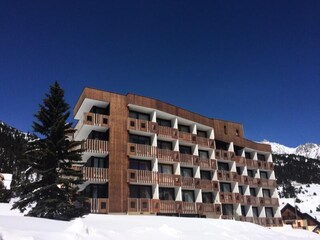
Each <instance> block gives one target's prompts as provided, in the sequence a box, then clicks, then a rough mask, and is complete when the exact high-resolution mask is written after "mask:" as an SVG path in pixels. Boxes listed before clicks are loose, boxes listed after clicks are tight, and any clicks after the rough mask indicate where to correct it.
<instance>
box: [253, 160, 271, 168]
mask: <svg viewBox="0 0 320 240" xmlns="http://www.w3.org/2000/svg"><path fill="white" fill-rule="evenodd" d="M257 163H258V167H259V168H260V169H264V170H273V169H274V165H273V162H265V161H260V160H257Z"/></svg>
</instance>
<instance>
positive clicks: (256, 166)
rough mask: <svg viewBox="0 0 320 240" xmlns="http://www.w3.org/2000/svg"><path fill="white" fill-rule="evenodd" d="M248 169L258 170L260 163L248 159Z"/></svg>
mask: <svg viewBox="0 0 320 240" xmlns="http://www.w3.org/2000/svg"><path fill="white" fill-rule="evenodd" d="M246 163H247V167H249V168H254V169H257V168H258V161H257V160H253V159H246Z"/></svg>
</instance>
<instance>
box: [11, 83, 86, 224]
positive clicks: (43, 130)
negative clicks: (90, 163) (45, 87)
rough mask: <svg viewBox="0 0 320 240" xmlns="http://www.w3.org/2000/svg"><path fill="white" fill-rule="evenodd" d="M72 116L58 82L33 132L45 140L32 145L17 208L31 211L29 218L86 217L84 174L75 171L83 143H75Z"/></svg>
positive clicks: (36, 115)
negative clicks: (82, 189)
mask: <svg viewBox="0 0 320 240" xmlns="http://www.w3.org/2000/svg"><path fill="white" fill-rule="evenodd" d="M69 115H70V112H69V105H68V104H67V103H66V102H65V100H64V91H63V89H61V88H60V86H59V84H58V83H57V82H55V83H54V85H53V86H51V87H50V94H46V98H45V99H44V100H43V104H42V105H40V109H39V111H38V113H37V114H35V117H36V120H37V121H34V122H33V130H34V132H35V133H38V134H40V136H41V137H39V138H37V139H36V140H34V141H31V142H29V143H28V146H27V149H26V151H25V153H24V162H25V163H26V165H27V166H28V168H27V170H26V171H25V172H24V173H23V175H24V179H25V181H24V182H23V183H22V184H20V185H19V186H18V187H17V189H16V190H17V192H18V194H19V195H20V200H19V201H17V202H16V203H15V204H14V205H13V208H18V209H20V211H22V212H23V211H25V210H26V208H27V207H31V210H30V211H29V212H28V214H27V215H28V216H35V217H43V218H50V219H59V220H70V219H72V218H74V217H78V216H82V215H83V214H85V210H84V208H83V206H84V201H85V198H84V197H82V196H80V195H79V194H78V191H77V190H78V188H77V185H79V184H81V183H82V174H81V171H79V170H78V171H77V170H74V169H73V168H72V164H74V163H77V164H80V161H81V152H82V150H81V149H80V144H81V142H78V141H73V140H72V139H71V136H72V134H73V132H74V130H73V129H72V128H71V123H67V119H68V117H69Z"/></svg>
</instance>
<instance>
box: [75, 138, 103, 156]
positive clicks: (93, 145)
mask: <svg viewBox="0 0 320 240" xmlns="http://www.w3.org/2000/svg"><path fill="white" fill-rule="evenodd" d="M81 148H82V149H83V150H84V151H85V152H90V153H103V154H107V153H108V142H107V141H104V140H98V139H87V140H85V141H84V142H83V143H82V145H81Z"/></svg>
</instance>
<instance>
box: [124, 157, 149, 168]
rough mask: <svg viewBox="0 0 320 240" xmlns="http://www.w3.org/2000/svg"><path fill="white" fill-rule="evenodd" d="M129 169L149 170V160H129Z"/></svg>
mask: <svg viewBox="0 0 320 240" xmlns="http://www.w3.org/2000/svg"><path fill="white" fill-rule="evenodd" d="M129 169H136V170H147V171H151V162H150V161H144V160H137V159H130V160H129Z"/></svg>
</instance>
